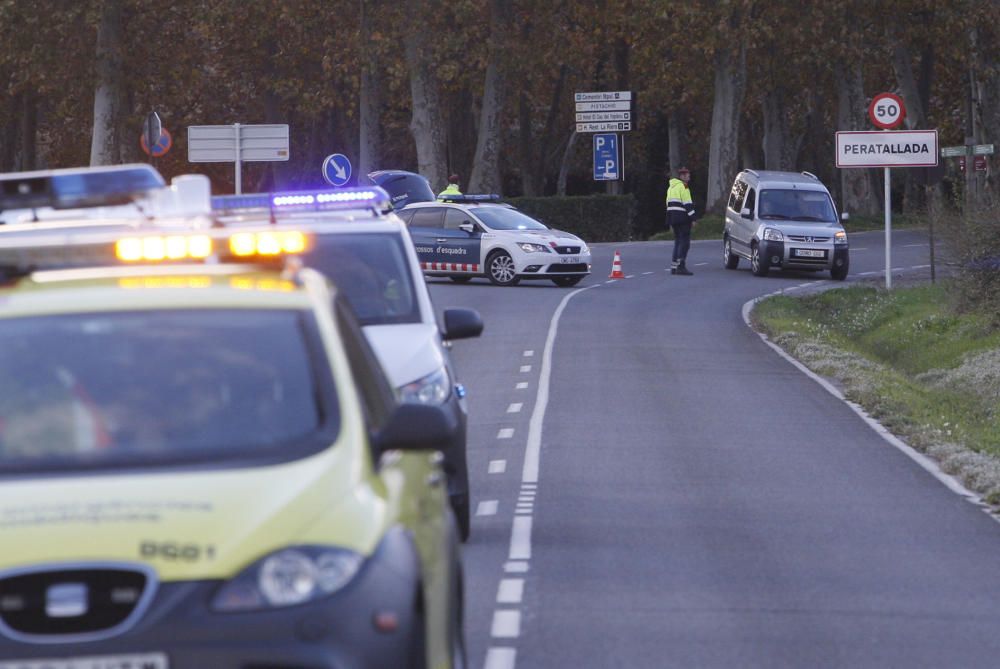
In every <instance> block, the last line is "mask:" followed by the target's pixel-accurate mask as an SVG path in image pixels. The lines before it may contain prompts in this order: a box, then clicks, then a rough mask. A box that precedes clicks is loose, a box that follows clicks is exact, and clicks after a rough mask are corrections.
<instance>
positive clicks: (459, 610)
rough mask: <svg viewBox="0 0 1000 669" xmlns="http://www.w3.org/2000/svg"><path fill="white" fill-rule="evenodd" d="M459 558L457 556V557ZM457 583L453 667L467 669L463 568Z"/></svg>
mask: <svg viewBox="0 0 1000 669" xmlns="http://www.w3.org/2000/svg"><path fill="white" fill-rule="evenodd" d="M456 560H457V557H456ZM455 580H456V583H455V601H454V604H453V607H454V609H455V615H454V617H453V618H452V623H451V624H452V631H451V669H467V667H468V666H469V662H468V658H467V657H466V652H465V606H464V602H465V593H464V591H465V587H464V584H463V582H464V580H465V579H464V578H463V576H462V571H461V568H459V569H458V574H457V577H456V579H455Z"/></svg>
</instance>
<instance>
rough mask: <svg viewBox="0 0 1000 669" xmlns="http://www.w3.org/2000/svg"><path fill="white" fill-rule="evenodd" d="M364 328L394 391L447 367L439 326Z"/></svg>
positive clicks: (411, 325) (426, 324)
mask: <svg viewBox="0 0 1000 669" xmlns="http://www.w3.org/2000/svg"><path fill="white" fill-rule="evenodd" d="M364 329H365V335H366V336H367V337H368V343H369V344H371V346H372V348H373V349H375V355H377V356H378V359H379V362H380V363H382V368H383V369H384V370H385V372H386V374H387V375H388V377H389V382H390V383H392V385H393V387H394V388H400V387H402V386H405V385H406V384H408V383H412V382H413V381H416V380H417V379H422V378H423V377H425V376H427V375H428V374H431V373H433V372H435V371H437V370H438V369H440V368H441V367H442V366H443V365H444V355H443V354H442V352H441V343H440V342H441V335H440V333H439V332H438V328H437V326H436V325H430V324H428V323H403V324H399V325H366V326H365V328H364Z"/></svg>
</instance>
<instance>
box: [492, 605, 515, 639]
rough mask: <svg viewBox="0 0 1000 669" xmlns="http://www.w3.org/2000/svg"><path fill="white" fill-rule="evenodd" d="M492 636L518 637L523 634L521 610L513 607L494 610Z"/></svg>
mask: <svg viewBox="0 0 1000 669" xmlns="http://www.w3.org/2000/svg"><path fill="white" fill-rule="evenodd" d="M490 636H492V637H493V638H495V639H516V638H517V637H519V636H521V612H520V611H517V610H512V609H497V610H496V611H494V612H493V625H491V626H490Z"/></svg>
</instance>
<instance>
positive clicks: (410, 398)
mask: <svg viewBox="0 0 1000 669" xmlns="http://www.w3.org/2000/svg"><path fill="white" fill-rule="evenodd" d="M396 392H397V393H398V394H399V401H400V402H405V403H408V404H430V405H439V404H444V402H445V400H447V399H448V396H449V395H450V394H451V379H450V378H448V370H447V369H446V368H444V367H442V368H441V369H439V370H437V371H436V372H432V373H431V374H428V375H427V376H425V377H423V378H422V379H417V380H416V381H414V382H413V383H407V384H406V385H405V386H401V387H400V388H399V389H398V390H397V391H396Z"/></svg>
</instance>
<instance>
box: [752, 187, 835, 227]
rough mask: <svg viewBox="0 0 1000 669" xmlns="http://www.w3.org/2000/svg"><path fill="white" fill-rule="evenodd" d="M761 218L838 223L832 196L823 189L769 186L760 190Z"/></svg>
mask: <svg viewBox="0 0 1000 669" xmlns="http://www.w3.org/2000/svg"><path fill="white" fill-rule="evenodd" d="M758 216H759V217H760V218H761V219H767V220H777V221H786V220H794V221H807V222H819V223H836V222H837V214H836V212H834V210H833V202H832V201H831V200H830V196H829V195H828V194H827V193H826V192H825V191H821V190H802V189H790V188H781V189H778V188H768V189H767V190H762V191H761V192H760V209H759V211H758Z"/></svg>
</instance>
